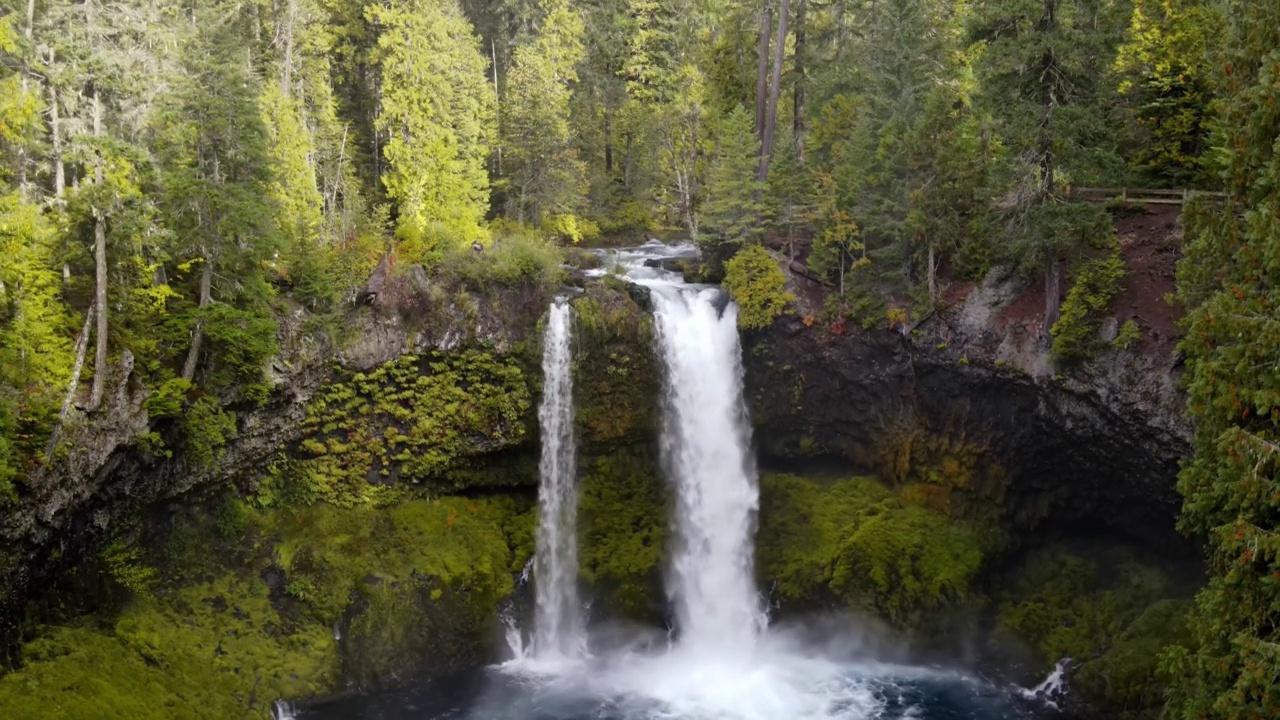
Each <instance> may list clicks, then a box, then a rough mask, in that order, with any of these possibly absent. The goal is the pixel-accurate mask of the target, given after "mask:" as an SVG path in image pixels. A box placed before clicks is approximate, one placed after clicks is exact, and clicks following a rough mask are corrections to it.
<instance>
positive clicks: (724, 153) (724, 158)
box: [699, 106, 764, 244]
mask: <svg viewBox="0 0 1280 720" xmlns="http://www.w3.org/2000/svg"><path fill="white" fill-rule="evenodd" d="M751 123H752V120H751V116H750V115H748V114H747V111H746V110H744V109H743V108H742V106H738V107H735V108H734V109H733V110H732V111H731V112H730V113H729V114H728V115H727V116H726V117H725V118H724V119H723V120H722V121H721V123H720V128H719V132H718V133H717V137H716V149H715V156H714V158H713V159H712V162H711V172H710V176H709V178H708V180H707V189H706V195H707V201H706V203H705V204H704V206H703V211H702V228H703V230H705V231H706V232H707V234H708V235H709V238H707V239H703V238H699V241H700V242H713V243H718V242H728V243H735V244H736V243H746V242H749V241H751V240H753V239H756V238H758V237H759V235H760V231H761V229H762V228H761V225H762V224H763V222H762V221H763V211H764V205H763V202H762V198H761V196H762V195H763V193H764V186H763V184H762V183H760V181H758V180H757V179H756V174H755V173H756V164H757V163H758V161H759V155H760V141H759V139H758V138H757V137H756V136H755V134H754V133H753V131H752V127H751Z"/></svg>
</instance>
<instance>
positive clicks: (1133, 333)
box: [1112, 320, 1142, 350]
mask: <svg viewBox="0 0 1280 720" xmlns="http://www.w3.org/2000/svg"><path fill="white" fill-rule="evenodd" d="M1141 339H1142V330H1141V329H1140V328H1138V323H1136V322H1134V321H1133V320H1126V321H1125V323H1124V324H1123V325H1121V326H1120V331H1119V332H1117V333H1116V339H1115V340H1113V341H1112V342H1113V343H1114V344H1115V346H1116V347H1118V348H1120V349H1122V350H1128V349H1129V348H1131V347H1133V346H1134V345H1135V344H1137V342H1138V341H1139V340H1141Z"/></svg>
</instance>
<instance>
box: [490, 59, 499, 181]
mask: <svg viewBox="0 0 1280 720" xmlns="http://www.w3.org/2000/svg"><path fill="white" fill-rule="evenodd" d="M489 52H490V57H492V58H493V121H494V122H495V123H497V124H498V127H502V96H501V95H499V93H498V43H497V41H496V40H494V39H492V38H490V39H489ZM494 153H495V155H496V156H497V168H496V169H497V171H498V172H497V173H495V174H496V175H497V176H498V177H502V134H501V132H499V134H498V142H496V143H494Z"/></svg>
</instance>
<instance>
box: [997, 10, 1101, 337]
mask: <svg viewBox="0 0 1280 720" xmlns="http://www.w3.org/2000/svg"><path fill="white" fill-rule="evenodd" d="M1108 10H1109V7H1108V6H1105V5H1101V4H1098V3H1095V2H1093V1H1092V0H999V2H993V3H989V4H986V5H983V6H982V7H981V8H980V9H979V11H978V15H977V18H976V20H975V23H974V32H973V36H974V39H975V40H976V41H977V42H979V43H980V44H981V46H982V52H981V60H980V62H979V64H978V71H979V81H980V83H981V87H982V94H983V96H984V97H983V99H984V100H985V102H986V107H987V110H988V111H989V112H990V113H991V114H992V115H993V116H994V118H995V120H996V122H997V126H998V128H999V131H1000V134H1001V136H1002V138H1003V139H1004V141H1005V142H1006V143H1007V145H1008V149H1009V155H1008V160H1009V162H1008V166H1007V168H1006V171H1005V173H1004V177H1005V185H1004V187H1003V188H1002V189H1001V192H1000V197H998V198H997V199H996V204H997V205H998V206H999V207H1000V208H1001V211H1002V212H1003V214H1004V215H1005V217H1006V219H1007V226H1006V227H1007V232H1008V233H1009V235H1010V236H1011V237H1012V239H1013V243H1012V245H1013V248H1012V254H1013V255H1014V257H1015V259H1017V260H1019V261H1021V262H1022V263H1023V264H1024V265H1026V266H1028V267H1039V268H1041V270H1042V272H1043V275H1044V288H1045V319H1044V325H1043V332H1045V333H1047V332H1048V331H1049V329H1050V328H1051V327H1053V325H1054V323H1056V322H1057V321H1058V313H1059V307H1060V304H1061V297H1060V295H1061V285H1062V255H1063V254H1064V252H1065V251H1066V250H1067V249H1068V248H1069V247H1071V246H1072V245H1073V244H1075V243H1076V242H1077V241H1078V239H1079V238H1080V237H1081V236H1082V235H1084V234H1086V233H1088V232H1091V230H1090V229H1091V228H1094V227H1097V226H1098V224H1099V211H1098V210H1097V209H1096V208H1091V207H1088V206H1085V205H1068V204H1065V203H1063V202H1061V197H1062V190H1063V185H1064V183H1066V182H1072V181H1075V182H1080V181H1084V182H1087V181H1088V180H1089V179H1091V178H1096V177H1098V173H1099V172H1100V170H1099V169H1100V168H1102V167H1104V166H1105V165H1106V164H1107V162H1108V161H1111V160H1114V158H1115V155H1114V141H1113V140H1111V139H1110V138H1109V135H1108V130H1107V126H1106V124H1105V119H1106V117H1107V112H1106V103H1105V97H1106V96H1105V87H1103V86H1102V85H1101V83H1100V78H1102V77H1103V76H1104V74H1103V71H1104V70H1105V68H1107V67H1109V66H1110V65H1111V63H1112V60H1113V58H1112V54H1111V48H1112V47H1114V46H1113V44H1112V43H1111V42H1110V41H1111V40H1112V37H1111V35H1110V34H1109V33H1112V32H1113V31H1115V32H1118V29H1117V27H1116V26H1115V18H1113V17H1109V16H1107V15H1106V12H1107V11H1108Z"/></svg>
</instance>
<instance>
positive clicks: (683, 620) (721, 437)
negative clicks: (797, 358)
mask: <svg viewBox="0 0 1280 720" xmlns="http://www.w3.org/2000/svg"><path fill="white" fill-rule="evenodd" d="M652 290H653V293H652V295H653V298H654V305H655V313H654V314H655V325H656V329H657V340H658V348H659V352H660V354H661V356H662V361H663V364H664V366H665V368H666V381H665V386H664V391H663V394H664V396H663V428H662V437H661V451H662V460H663V468H664V470H665V472H666V474H667V476H668V481H669V482H670V483H671V485H672V487H673V490H674V493H675V508H674V510H675V512H674V516H673V526H674V528H673V530H674V538H673V539H674V547H673V549H672V557H671V564H670V569H669V573H668V578H667V595H668V598H669V599H670V600H671V602H672V605H673V607H674V610H675V616H676V629H677V631H678V632H679V643H680V645H681V647H682V648H683V649H685V650H688V651H691V652H695V653H706V654H716V655H721V656H732V655H733V654H735V653H741V652H746V651H749V650H750V649H751V647H752V646H753V645H754V643H755V640H756V637H757V635H758V634H759V632H760V631H761V630H762V629H763V627H764V624H765V621H766V618H765V615H764V613H763V611H762V608H761V603H760V600H759V595H758V593H757V592H756V588H755V579H754V575H753V572H752V555H753V552H754V535H755V516H756V511H757V509H758V505H759V497H758V490H757V483H756V468H755V462H754V459H753V457H752V455H751V437H750V426H749V424H748V419H747V411H746V406H745V403H744V401H743V396H742V357H741V353H742V350H741V346H740V343H739V340H738V327H737V316H738V314H737V306H736V305H734V304H733V303H728V302H726V301H725V299H724V298H723V297H722V296H721V291H720V290H717V289H709V288H704V289H697V288H683V287H670V286H654V287H653V288H652Z"/></svg>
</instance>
